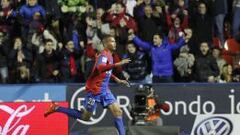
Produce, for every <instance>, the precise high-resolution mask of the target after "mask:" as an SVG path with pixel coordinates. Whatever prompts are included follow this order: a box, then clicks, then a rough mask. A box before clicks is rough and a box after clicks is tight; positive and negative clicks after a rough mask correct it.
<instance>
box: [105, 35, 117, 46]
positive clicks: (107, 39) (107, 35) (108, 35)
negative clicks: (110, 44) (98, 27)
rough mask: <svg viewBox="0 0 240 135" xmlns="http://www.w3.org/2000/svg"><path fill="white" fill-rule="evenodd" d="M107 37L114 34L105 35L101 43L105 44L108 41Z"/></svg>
mask: <svg viewBox="0 0 240 135" xmlns="http://www.w3.org/2000/svg"><path fill="white" fill-rule="evenodd" d="M109 38H114V36H112V35H105V36H104V37H103V39H102V43H103V45H105V44H106V42H107V41H108V39H109Z"/></svg>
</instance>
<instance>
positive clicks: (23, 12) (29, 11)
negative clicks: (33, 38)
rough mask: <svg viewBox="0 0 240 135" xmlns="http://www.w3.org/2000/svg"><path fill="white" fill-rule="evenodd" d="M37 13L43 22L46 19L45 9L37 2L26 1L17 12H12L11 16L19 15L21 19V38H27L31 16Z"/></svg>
mask: <svg viewBox="0 0 240 135" xmlns="http://www.w3.org/2000/svg"><path fill="white" fill-rule="evenodd" d="M36 13H39V14H40V15H41V18H42V19H43V20H44V19H45V17H46V11H45V9H44V8H43V7H42V6H41V5H39V4H38V3H37V0H27V2H26V4H25V5H23V6H21V7H20V9H19V11H17V12H12V14H11V15H12V16H14V17H16V16H18V15H20V16H21V17H22V18H23V22H22V23H23V24H22V26H23V28H22V37H25V38H26V37H27V35H28V31H29V24H30V23H31V22H32V21H33V16H34V15H35V14H36Z"/></svg>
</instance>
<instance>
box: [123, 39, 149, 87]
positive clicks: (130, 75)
mask: <svg viewBox="0 0 240 135" xmlns="http://www.w3.org/2000/svg"><path fill="white" fill-rule="evenodd" d="M126 58H130V59H131V62H130V63H129V64H128V65H126V66H124V76H125V78H127V79H129V80H130V81H131V82H132V81H133V82H139V83H147V82H146V81H145V77H146V75H147V67H148V65H147V58H146V55H145V54H144V53H143V52H140V51H138V50H137V48H136V47H135V45H134V44H133V43H131V42H130V43H128V44H127V53H126V54H125V55H123V59H126Z"/></svg>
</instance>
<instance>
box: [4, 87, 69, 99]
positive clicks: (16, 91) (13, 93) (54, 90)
mask: <svg viewBox="0 0 240 135" xmlns="http://www.w3.org/2000/svg"><path fill="white" fill-rule="evenodd" d="M53 100H54V101H66V85H49V84H38V85H36V84H35V85H0V102H23V101H26V102H31V101H33V102H41V101H44V102H47V101H53Z"/></svg>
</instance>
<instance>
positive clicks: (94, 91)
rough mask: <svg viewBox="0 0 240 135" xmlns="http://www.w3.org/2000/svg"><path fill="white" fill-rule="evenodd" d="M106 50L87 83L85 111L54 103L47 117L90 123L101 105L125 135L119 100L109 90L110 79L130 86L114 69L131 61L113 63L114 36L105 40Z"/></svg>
mask: <svg viewBox="0 0 240 135" xmlns="http://www.w3.org/2000/svg"><path fill="white" fill-rule="evenodd" d="M103 45H104V50H103V51H102V52H101V53H100V54H99V55H98V56H97V57H96V61H95V65H94V67H93V70H92V73H91V74H90V76H89V78H88V79H87V82H86V91H87V95H86V97H85V101H84V109H82V110H80V111H79V110H75V109H70V108H64V107H61V106H58V105H57V104H55V103H54V102H53V103H51V105H50V107H49V109H48V110H47V111H46V112H45V113H44V116H45V117H47V116H48V115H49V114H52V113H54V112H61V113H64V114H67V115H68V116H70V117H73V118H76V119H81V120H84V121H89V119H90V117H91V116H92V113H93V112H94V111H95V109H96V107H97V103H100V104H101V105H102V106H103V107H104V108H105V107H107V108H108V109H109V110H110V111H111V113H112V114H113V116H114V122H115V126H116V128H117V130H118V132H119V135H125V129H124V125H123V120H122V110H121V109H120V107H119V104H118V103H117V100H116V99H115V97H114V96H113V94H112V93H111V91H110V90H109V88H108V83H109V80H110V78H112V79H114V80H115V81H116V82H117V83H120V84H124V85H128V82H127V81H126V80H120V79H118V78H117V77H116V76H114V75H112V69H113V68H114V67H117V66H121V65H124V64H127V63H129V62H130V59H123V60H122V61H120V62H118V63H115V64H114V63H113V57H112V53H113V51H115V50H116V41H115V39H114V37H113V36H110V35H107V36H105V37H104V38H103Z"/></svg>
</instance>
